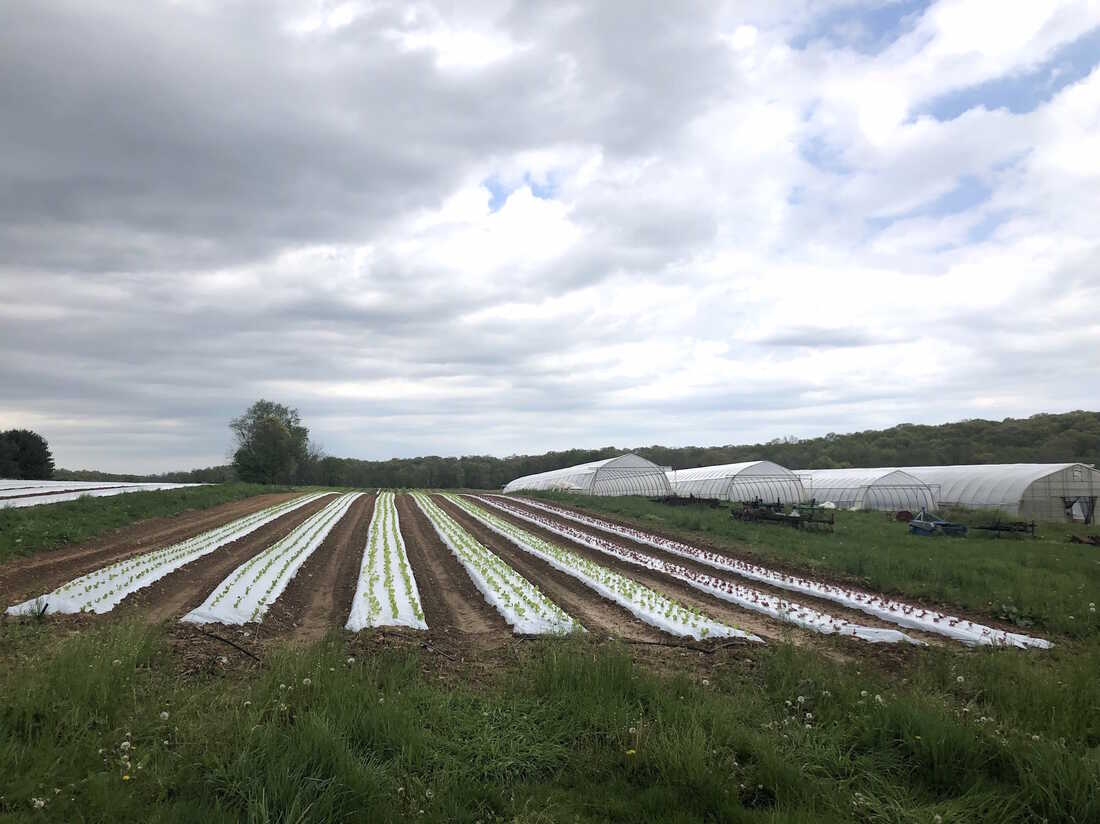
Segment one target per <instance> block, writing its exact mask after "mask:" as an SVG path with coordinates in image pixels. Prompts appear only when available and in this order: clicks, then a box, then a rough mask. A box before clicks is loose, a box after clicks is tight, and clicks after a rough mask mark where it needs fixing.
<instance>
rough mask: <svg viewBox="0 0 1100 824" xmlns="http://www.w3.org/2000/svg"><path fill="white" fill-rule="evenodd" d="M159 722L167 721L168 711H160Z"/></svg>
mask: <svg viewBox="0 0 1100 824" xmlns="http://www.w3.org/2000/svg"><path fill="white" fill-rule="evenodd" d="M160 720H161V721H167V720H168V710H161V713H160Z"/></svg>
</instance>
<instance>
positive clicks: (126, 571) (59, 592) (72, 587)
mask: <svg viewBox="0 0 1100 824" xmlns="http://www.w3.org/2000/svg"><path fill="white" fill-rule="evenodd" d="M320 497H321V494H315V495H304V496H302V497H300V498H295V499H293V500H291V501H286V502H285V503H281V504H276V505H275V506H269V507H267V508H266V509H261V510H260V511H258V512H253V513H252V514H251V515H246V516H245V517H243V518H238V519H237V520H235V521H231V522H230V523H228V524H225V525H223V526H220V527H218V528H216V529H211V530H208V531H206V532H203V533H200V534H198V535H196V536H194V537H193V538H188V539H187V540H185V541H180V542H179V543H175V544H172V545H171V546H167V547H163V548H162V549H155V550H153V551H151V552H145V553H142V554H141V555H135V556H134V557H133V558H127V559H126V560H124V561H118V562H117V563H113V564H110V565H108V566H105V567H102V568H101V569H97V570H96V571H95V572H90V573H88V574H87V575H83V576H81V577H79V578H76V579H74V580H72V581H70V582H69V583H67V584H64V585H62V586H60V587H58V588H57V589H55V590H54V591H53V592H49V593H47V594H45V595H42V596H40V597H38V598H32V599H31V600H29V601H24V602H23V603H21V604H16V605H15V606H12V607H9V608H8V612H9V613H10V614H13V615H17V614H24V615H27V614H37V613H40V612H43V611H44V612H45V613H46V614H52V613H55V612H60V613H73V612H95V613H104V612H110V611H111V610H112V609H114V608H115V607H116V606H118V605H119V604H120V603H121V602H122V600H123V599H124V598H125V597H126V596H127V595H130V594H131V593H133V592H137V591H138V590H139V589H142V588H144V587H147V586H149V585H150V584H152V583H154V582H156V581H159V580H160V579H161V578H163V577H164V576H165V575H168V574H169V573H170V572H174V571H175V570H177V569H179V568H180V567H182V566H184V565H185V564H189V563H191V562H192V561H194V560H195V559H196V558H201V557H202V556H204V555H209V554H210V553H211V552H213V551H214V550H216V549H218V548H220V547H223V546H225V545H227V544H230V543H232V542H233V541H236V540H239V539H240V538H243V537H244V536H246V535H248V534H250V533H252V532H255V531H256V530H257V529H259V528H260V527H262V526H263V525H264V524H268V523H271V522H272V521H274V520H275V519H276V518H280V517H282V516H283V515H285V514H286V513H288V512H292V511H293V510H295V509H298V508H299V507H302V506H305V505H306V504H308V503H310V502H311V501H315V500H317V499H318V498H320Z"/></svg>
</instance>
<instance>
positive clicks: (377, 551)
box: [346, 492, 428, 632]
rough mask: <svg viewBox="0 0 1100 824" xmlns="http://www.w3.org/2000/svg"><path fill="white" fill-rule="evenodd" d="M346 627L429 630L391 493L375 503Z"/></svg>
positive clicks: (381, 493)
mask: <svg viewBox="0 0 1100 824" xmlns="http://www.w3.org/2000/svg"><path fill="white" fill-rule="evenodd" d="M395 572H396V574H395ZM346 626H347V629H350V630H352V631H353V632H358V631H359V630H361V629H366V628H368V627H380V626H405V627H412V628H413V629H427V628H428V625H427V624H426V623H424V609H423V607H422V606H421V603H420V591H419V590H418V589H417V586H416V579H415V578H414V577H413V574H412V569H411V567H410V566H409V556H408V554H407V553H406V552H405V540H404V538H402V537H401V525H400V521H399V519H398V517H397V506H396V505H395V503H394V494H393V493H392V492H379V493H378V497H377V498H376V499H375V502H374V515H373V516H372V517H371V522H370V528H369V530H368V533H367V546H366V548H365V550H364V552H363V562H362V565H361V567H360V570H359V585H358V587H357V588H356V590H355V599H354V600H353V601H352V607H351V615H349V616H348V621H347V625H346Z"/></svg>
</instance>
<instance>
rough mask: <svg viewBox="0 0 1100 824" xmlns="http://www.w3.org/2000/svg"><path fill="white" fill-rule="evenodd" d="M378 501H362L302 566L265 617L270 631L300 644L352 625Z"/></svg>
mask: <svg viewBox="0 0 1100 824" xmlns="http://www.w3.org/2000/svg"><path fill="white" fill-rule="evenodd" d="M375 501H376V498H375V496H374V495H373V494H365V495H362V496H360V497H359V498H358V499H356V501H355V503H354V504H352V505H351V508H350V509H348V511H347V513H345V515H344V517H343V518H341V519H340V522H339V523H338V524H336V526H335V527H334V528H333V530H332V531H331V532H330V533H329V534H328V536H327V537H326V538H325V540H324V542H323V543H322V544H321V545H320V546H319V547H317V549H316V550H315V551H314V553H313V554H312V555H310V556H309V560H307V561H306V562H305V563H304V564H302V568H301V569H299V570H298V574H297V575H295V576H294V579H293V580H292V581H291V582H290V584H289V585H288V586H287V588H286V590H285V591H284V592H283V594H282V595H281V596H279V598H278V600H276V601H275V603H274V604H272V605H271V608H270V609H269V610H268V611H267V614H266V615H265V616H264V620H263V626H264V627H266V628H267V632H269V633H270V632H271V631H278V630H284V631H287V632H289V633H290V635H291V636H292V637H293V638H294V640H296V641H316V640H318V639H320V638H323V637H324V635H325V633H326V632H328V631H329V630H332V629H336V628H340V627H343V626H344V624H346V623H347V620H348V615H349V614H350V613H351V603H352V601H353V600H354V599H355V589H356V587H357V585H358V583H359V569H360V567H361V566H362V562H363V550H364V549H365V548H366V546H367V533H368V532H369V531H370V520H371V516H372V515H373V514H374V505H375Z"/></svg>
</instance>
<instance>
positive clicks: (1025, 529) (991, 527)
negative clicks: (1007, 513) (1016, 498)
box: [974, 521, 1035, 538]
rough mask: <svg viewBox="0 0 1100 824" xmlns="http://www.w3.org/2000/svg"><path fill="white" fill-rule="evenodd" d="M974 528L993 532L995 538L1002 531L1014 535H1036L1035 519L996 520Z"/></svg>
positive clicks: (999, 535)
mask: <svg viewBox="0 0 1100 824" xmlns="http://www.w3.org/2000/svg"><path fill="white" fill-rule="evenodd" d="M974 529H981V530H985V531H986V532H992V533H993V536H994V537H995V538H1000V537H1001V533H1002V532H1007V533H1009V534H1012V535H1031V537H1032V538H1034V537H1035V521H994V522H993V523H991V524H986V525H983V526H976V527H974Z"/></svg>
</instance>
